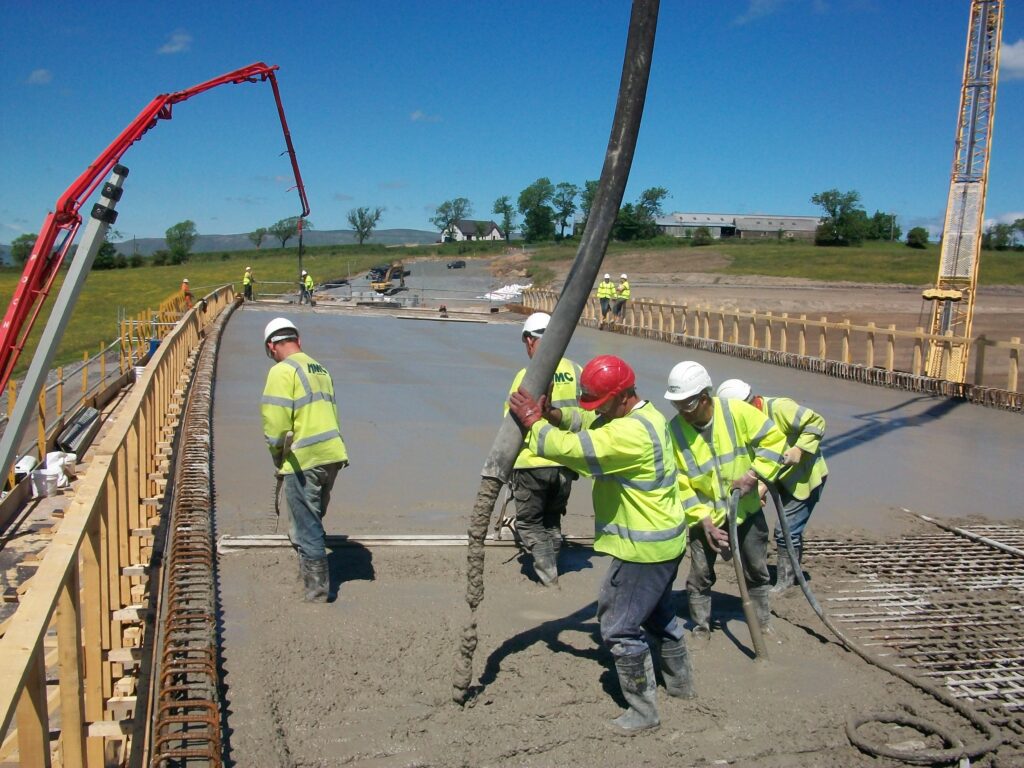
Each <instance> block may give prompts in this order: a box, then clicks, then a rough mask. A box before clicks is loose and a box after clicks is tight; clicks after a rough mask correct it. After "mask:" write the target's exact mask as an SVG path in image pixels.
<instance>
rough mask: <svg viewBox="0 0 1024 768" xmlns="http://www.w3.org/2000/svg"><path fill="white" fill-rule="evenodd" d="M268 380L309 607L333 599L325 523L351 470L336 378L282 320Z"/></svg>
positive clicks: (274, 436) (277, 452) (268, 346)
mask: <svg viewBox="0 0 1024 768" xmlns="http://www.w3.org/2000/svg"><path fill="white" fill-rule="evenodd" d="M263 342H264V347H265V350H266V353H267V357H269V358H271V359H273V360H274V362H275V363H276V365H274V366H273V367H272V368H271V369H270V372H269V373H268V374H267V383H266V386H265V387H264V389H263V399H262V402H261V405H260V414H261V416H262V418H263V434H264V436H265V437H266V439H267V445H268V446H269V448H270V456H271V458H272V459H273V460H274V466H275V467H276V468H277V471H278V473H279V474H280V475H283V476H284V489H285V497H286V498H287V499H288V510H289V512H291V523H290V526H289V529H288V538H289V540H291V542H292V546H294V547H295V548H296V549H297V550H298V553H299V574H300V576H301V577H302V581H303V585H304V587H305V596H304V599H305V601H306V602H307V603H325V602H327V598H328V594H329V586H330V585H329V574H328V569H327V548H326V546H325V541H324V525H323V517H324V515H325V514H327V505H328V503H329V502H330V500H331V490H332V488H333V487H334V481H335V479H336V478H337V476H338V471H339V470H340V469H342V468H343V467H346V466H348V452H347V451H346V449H345V442H344V441H343V440H342V438H341V427H340V426H339V424H338V408H337V406H336V405H335V399H334V382H333V381H332V380H331V374H330V373H328V372H327V369H326V368H324V367H323V366H322V365H320V363H318V362H317V361H316V360H314V359H313V358H312V357H310V356H309V355H307V354H306V353H305V352H303V351H302V342H301V341H300V339H299V331H298V329H297V328H296V327H295V323H293V322H291V321H290V320H288V319H287V318H284V317H277V318H274V319H273V320H271V321H270V322H269V323H267V327H266V329H265V330H264V332H263Z"/></svg>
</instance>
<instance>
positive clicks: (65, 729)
mask: <svg viewBox="0 0 1024 768" xmlns="http://www.w3.org/2000/svg"><path fill="white" fill-rule="evenodd" d="M78 614H79V611H78V566H77V565H75V566H72V568H71V571H70V572H69V573H68V578H67V580H65V582H64V583H63V584H62V585H61V588H60V597H59V599H58V603H57V650H58V654H59V662H60V741H61V752H62V754H63V757H64V768H82V766H84V765H85V728H84V723H85V711H84V708H85V700H84V697H83V694H82V677H83V675H82V653H81V648H82V636H81V633H80V631H79V629H78V627H79V615H78Z"/></svg>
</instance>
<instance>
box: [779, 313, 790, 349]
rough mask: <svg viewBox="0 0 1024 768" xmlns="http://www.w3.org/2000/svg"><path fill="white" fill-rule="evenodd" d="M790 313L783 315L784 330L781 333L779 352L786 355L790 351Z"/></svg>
mask: <svg viewBox="0 0 1024 768" xmlns="http://www.w3.org/2000/svg"><path fill="white" fill-rule="evenodd" d="M788 347H789V312H783V313H782V330H781V331H779V351H780V352H782V353H783V354H785V353H786V352H788V351H789V349H788Z"/></svg>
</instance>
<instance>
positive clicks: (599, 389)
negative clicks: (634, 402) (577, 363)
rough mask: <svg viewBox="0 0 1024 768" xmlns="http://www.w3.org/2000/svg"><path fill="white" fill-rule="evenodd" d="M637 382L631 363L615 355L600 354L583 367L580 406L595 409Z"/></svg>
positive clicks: (590, 409)
mask: <svg viewBox="0 0 1024 768" xmlns="http://www.w3.org/2000/svg"><path fill="white" fill-rule="evenodd" d="M635 383H636V374H635V373H633V369H632V368H630V367H629V364H628V363H627V362H626V361H625V360H623V359H622V358H621V357H616V356H615V355H598V356H597V357H595V358H594V359H593V360H591V361H590V362H589V363H587V364H586V365H585V366H584V367H583V373H582V375H581V376H580V388H581V389H582V390H583V392H582V393H581V394H580V407H581V408H583V409H585V410H588V411H593V410H594V409H595V408H600V407H601V406H602V405H604V404H605V403H606V402H608V401H609V400H610V399H611V398H613V397H615V396H616V395H617V394H619V393H620V392H623V391H625V390H627V389H629V388H630V387H632V386H633V385H634V384H635Z"/></svg>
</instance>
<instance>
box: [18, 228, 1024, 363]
mask: <svg viewBox="0 0 1024 768" xmlns="http://www.w3.org/2000/svg"><path fill="white" fill-rule="evenodd" d="M505 247H506V246H505V243H502V242H497V243H491V242H479V243H468V244H459V243H448V244H446V245H431V246H418V247H414V248H385V247H384V246H379V245H372V246H371V245H365V246H356V245H346V246H322V247H316V248H305V249H304V251H303V267H305V268H306V269H308V270H309V272H310V274H312V275H313V278H314V279H315V280H316V281H317V282H318V283H322V282H326V281H328V280H334V279H339V278H345V277H348V276H350V275H353V276H355V275H359V274H361V273H364V272H365V271H366V270H367V269H368V268H369V267H371V266H373V265H374V264H381V263H386V262H391V261H400V260H402V259H412V258H424V257H427V258H429V257H436V258H441V259H448V258H454V257H456V256H460V257H462V258H473V257H474V256H493V255H497V254H501V253H503V252H504V251H505ZM577 248H578V243H577V242H574V241H566V242H565V243H561V244H558V245H542V246H539V247H537V248H535V249H532V250H531V256H530V266H529V269H530V273H531V277H532V279H533V281H534V282H535V283H536V284H538V285H544V284H546V283H548V282H550V281H551V280H552V279H553V277H554V274H555V273H554V270H553V269H552V267H551V265H552V264H553V263H558V262H568V261H571V260H572V259H573V258H574V257H575V255H576V249H577ZM608 252H609V254H613V255H616V254H617V255H625V254H635V258H636V262H637V266H636V267H635V268H633V269H634V271H637V272H643V271H644V264H643V262H644V260H645V258H646V257H647V256H648V255H650V256H652V257H653V256H657V258H658V260H659V263H660V264H661V265H664V264H665V263H668V265H669V268H671V262H672V258H673V257H675V256H678V257H679V258H680V261H681V262H684V261H686V260H690V259H692V257H694V256H696V255H708V256H710V255H712V254H714V255H718V256H725V257H727V265H726V266H725V267H724V268H723V269H722V270H721V271H724V272H725V273H727V274H735V275H751V274H759V275H768V276H775V277H804V278H810V279H815V280H827V281H839V280H841V281H849V282H855V283H907V284H911V285H922V286H924V285H929V284H931V283H933V282H934V281H935V277H936V274H937V272H938V260H939V248H938V246H937V245H931V246H930V247H929V248H927V249H926V250H915V249H912V248H908V247H906V246H905V245H903V244H901V243H870V244H866V245H864V246H862V247H858V248H819V247H815V246H813V245H809V244H804V243H786V242H778V241H771V242H749V241H747V242H744V241H738V240H736V241H729V242H720V243H715V244H713V245H709V246H704V247H701V248H691V247H689V246H686V245H680V244H679V243H678V241H674V240H672V239H671V238H660V239H658V240H656V241H653V242H651V243H644V244H637V243H612V244H611V245H610V246H609V249H608ZM246 266H252V268H253V270H254V274H255V275H256V280H257V286H256V290H257V292H259V291H260V284H259V283H260V281H266V282H281V283H287V282H291V283H296V275H297V270H298V248H287V249H281V248H276V249H275V248H263V249H260V250H259V251H243V252H235V253H204V254H196V255H194V256H193V257H192V260H191V261H189V263H188V264H185V265H179V266H163V267H153V266H149V265H148V264H147V265H146V266H143V267H139V268H136V269H118V270H109V271H106V270H104V271H94V272H92V273H91V274H90V275H89V279H88V280H87V281H86V284H85V287H84V289H83V291H82V294H81V297H80V299H79V301H78V305H77V306H76V307H75V311H74V314H73V316H72V319H71V323H70V324H69V327H68V331H67V333H66V334H65V336H64V338H63V340H62V342H61V345H60V347H59V349H58V352H57V358H56V364H58V365H62V364H67V363H69V362H74V361H77V360H81V359H82V353H83V352H89V353H90V354H92V353H95V352H96V351H97V350H98V349H99V348H100V346H101V345H102V344H104V343H109V342H111V341H113V340H114V339H115V338H116V337H117V334H118V325H117V321H118V310H119V308H121V309H123V310H124V312H125V313H126V314H127V315H128V316H135V315H137V314H138V313H139V312H141V311H143V310H146V309H153V308H156V307H157V306H158V305H159V304H160V302H161V301H162V300H163V299H165V298H166V297H167V296H169V295H170V294H172V293H174V292H175V291H177V290H178V286H179V285H180V284H181V279H182V278H183V277H187V278H189V282H190V285H191V286H192V292H193V294H194V295H195V296H196V297H199V296H201V295H203V294H204V293H207V292H208V291H210V290H212V289H214V288H216V287H218V286H221V285H224V284H225V283H234V284H235V288H236V290H239V291H241V282H242V273H243V271H244V270H245V267H246ZM659 271H664V267H663V266H662V267H660V268H659ZM63 275H64V273H63V272H62V273H61V275H60V276H59V277H58V279H57V281H55V283H54V286H53V289H52V291H51V293H50V298H49V299H48V301H47V307H46V308H44V310H43V312H42V314H41V315H40V317H39V320H38V321H37V322H36V324H35V327H34V328H33V331H32V335H31V336H30V338H29V343H28V346H27V347H26V353H25V354H23V355H22V357H21V359H20V362H19V366H18V369H17V373H16V375H19V374H20V373H21V372H23V371H24V369H25V368H27V366H28V362H29V359H30V355H31V350H32V349H34V347H35V343H36V341H37V339H38V337H39V334H40V333H41V331H42V328H43V325H44V324H45V320H46V316H47V314H48V312H49V305H50V304H51V303H52V300H53V298H54V297H55V296H56V295H57V292H58V291H59V289H60V283H61V280H62V279H63ZM20 276H21V270H20V269H15V268H12V267H7V268H2V269H0V302H2V304H3V306H4V307H6V306H7V304H8V303H9V302H10V299H11V296H12V294H13V290H14V287H15V285H17V282H18V280H19V278H20ZM979 283H980V284H981V285H1024V253H1021V252H1019V251H1018V252H1015V251H984V252H983V253H982V260H981V271H980V277H979ZM296 284H297V283H296ZM267 290H268V292H274V293H276V292H280V291H281V290H282V287H274V288H273V289H272V290H271V288H270V287H268V288H267Z"/></svg>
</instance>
